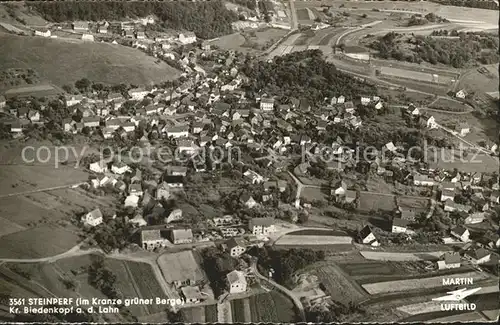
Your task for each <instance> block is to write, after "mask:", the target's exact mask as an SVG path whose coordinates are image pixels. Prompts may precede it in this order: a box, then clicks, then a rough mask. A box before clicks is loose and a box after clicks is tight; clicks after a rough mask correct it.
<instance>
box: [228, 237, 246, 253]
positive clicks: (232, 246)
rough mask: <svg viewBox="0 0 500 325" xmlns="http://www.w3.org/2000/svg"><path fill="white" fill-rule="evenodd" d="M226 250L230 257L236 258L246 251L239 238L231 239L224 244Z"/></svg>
mask: <svg viewBox="0 0 500 325" xmlns="http://www.w3.org/2000/svg"><path fill="white" fill-rule="evenodd" d="M225 245H226V249H227V251H228V252H229V254H230V255H231V256H232V257H238V256H240V255H241V254H243V253H244V252H245V251H246V249H247V248H246V245H245V243H244V242H243V240H241V239H240V238H231V239H229V240H228V241H227V242H226V243H225Z"/></svg>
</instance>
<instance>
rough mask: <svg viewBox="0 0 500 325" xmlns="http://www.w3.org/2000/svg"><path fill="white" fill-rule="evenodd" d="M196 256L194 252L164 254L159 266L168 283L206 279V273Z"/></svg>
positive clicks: (159, 259)
mask: <svg viewBox="0 0 500 325" xmlns="http://www.w3.org/2000/svg"><path fill="white" fill-rule="evenodd" d="M194 254H195V253H194V252H193V251H182V252H177V253H168V254H163V255H161V256H160V257H159V258H158V265H159V266H160V269H161V272H162V274H163V277H164V278H165V280H166V281H167V283H173V282H174V281H185V280H189V279H191V280H194V281H201V280H203V279H205V275H204V272H203V270H202V269H201V266H200V265H199V264H198V262H197V260H196V259H195V256H194Z"/></svg>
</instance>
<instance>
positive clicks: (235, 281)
mask: <svg viewBox="0 0 500 325" xmlns="http://www.w3.org/2000/svg"><path fill="white" fill-rule="evenodd" d="M226 277H227V282H228V284H229V293H233V294H234V293H242V292H245V291H246V290H247V280H246V278H245V274H244V273H243V272H241V271H238V270H234V271H231V272H229V273H228V274H227V275H226Z"/></svg>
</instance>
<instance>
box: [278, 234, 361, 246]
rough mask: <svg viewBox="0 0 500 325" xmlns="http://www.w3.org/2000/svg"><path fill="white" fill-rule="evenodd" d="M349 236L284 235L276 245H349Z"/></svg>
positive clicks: (350, 239) (350, 240) (350, 241)
mask: <svg viewBox="0 0 500 325" xmlns="http://www.w3.org/2000/svg"><path fill="white" fill-rule="evenodd" d="M351 243H352V237H349V236H318V235H298V236H297V235H285V236H283V237H282V238H280V239H279V240H278V241H276V245H300V244H304V245H336V244H340V245H342V244H344V245H345V244H351Z"/></svg>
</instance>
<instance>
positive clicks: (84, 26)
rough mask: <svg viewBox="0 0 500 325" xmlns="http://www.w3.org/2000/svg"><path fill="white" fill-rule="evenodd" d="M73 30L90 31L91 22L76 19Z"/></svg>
mask: <svg viewBox="0 0 500 325" xmlns="http://www.w3.org/2000/svg"><path fill="white" fill-rule="evenodd" d="M72 25H73V30H74V31H75V32H80V33H81V32H88V30H89V23H88V22H87V21H75V22H73V24H72Z"/></svg>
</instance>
